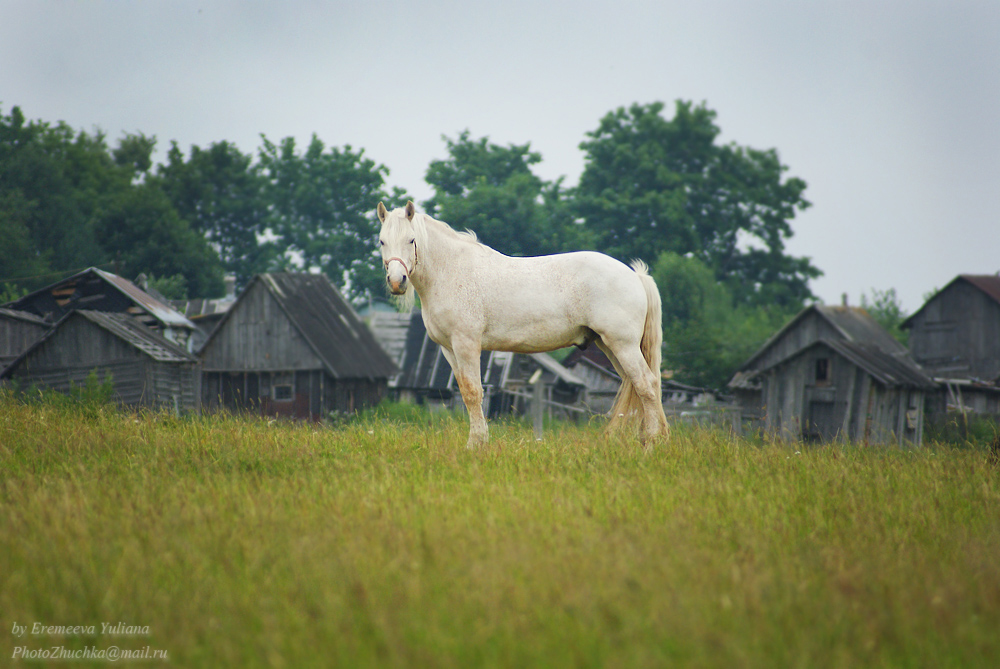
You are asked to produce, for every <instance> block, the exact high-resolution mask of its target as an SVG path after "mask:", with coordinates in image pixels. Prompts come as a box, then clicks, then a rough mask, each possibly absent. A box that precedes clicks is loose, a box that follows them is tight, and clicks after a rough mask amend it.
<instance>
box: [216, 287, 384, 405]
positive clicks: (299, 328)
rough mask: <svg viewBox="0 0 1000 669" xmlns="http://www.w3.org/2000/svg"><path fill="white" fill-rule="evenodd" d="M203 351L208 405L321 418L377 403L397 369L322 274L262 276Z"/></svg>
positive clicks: (217, 326)
mask: <svg viewBox="0 0 1000 669" xmlns="http://www.w3.org/2000/svg"><path fill="white" fill-rule="evenodd" d="M199 356H200V358H201V360H202V364H203V370H204V379H203V397H202V399H203V402H204V406H205V408H206V409H217V408H225V409H228V410H230V411H234V412H239V411H249V412H252V413H256V414H259V415H265V416H283V417H289V418H302V419H309V420H317V421H318V420H323V419H325V418H327V417H329V416H330V415H331V414H334V413H353V412H355V411H358V410H360V409H364V408H366V407H370V406H374V405H375V404H377V403H378V402H379V401H380V400H381V399H382V398H383V397H385V395H386V391H387V385H388V380H389V378H391V377H393V376H395V375H396V374H397V372H398V370H397V368H396V365H395V364H394V363H393V361H392V360H391V359H390V358H389V356H388V355H387V354H386V353H385V351H383V350H382V348H381V347H380V346H379V344H378V342H376V340H375V338H374V337H373V336H372V333H371V331H370V330H369V329H368V328H367V327H366V326H365V325H364V323H363V322H362V321H361V319H360V318H359V317H358V315H357V313H355V311H354V309H353V308H351V305H350V304H348V303H347V301H346V300H345V299H344V298H343V296H342V295H341V294H340V292H339V291H338V290H337V289H336V288H335V287H334V286H333V284H332V283H330V281H329V279H327V278H326V277H325V276H323V275H321V274H306V273H289V272H278V273H273V274H260V275H257V276H255V277H254V278H253V279H252V280H251V281H250V283H249V284H248V285H247V287H246V288H245V289H244V290H243V292H242V293H241V294H240V296H239V297H238V298H237V300H236V302H235V303H234V304H233V305H232V306H231V307H229V308H228V309H227V310H226V312H225V313H224V314H223V316H222V318H221V319H220V320H219V322H218V324H217V325H216V326H215V328H214V329H213V330H212V332H211V334H210V335H209V336H208V338H207V340H206V341H205V343H204V345H203V346H202V348H201V350H200V352H199Z"/></svg>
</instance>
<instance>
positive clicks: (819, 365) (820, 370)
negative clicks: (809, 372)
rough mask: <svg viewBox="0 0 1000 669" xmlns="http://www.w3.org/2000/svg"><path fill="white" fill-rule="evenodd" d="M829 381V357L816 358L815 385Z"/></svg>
mask: <svg viewBox="0 0 1000 669" xmlns="http://www.w3.org/2000/svg"><path fill="white" fill-rule="evenodd" d="M828 383H830V359H829V358H817V359H816V385H826V384H828Z"/></svg>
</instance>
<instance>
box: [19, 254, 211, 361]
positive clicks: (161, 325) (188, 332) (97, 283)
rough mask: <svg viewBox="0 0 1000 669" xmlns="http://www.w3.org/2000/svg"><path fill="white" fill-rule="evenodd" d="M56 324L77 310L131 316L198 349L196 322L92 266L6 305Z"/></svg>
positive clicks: (128, 282)
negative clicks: (195, 343) (196, 346)
mask: <svg viewBox="0 0 1000 669" xmlns="http://www.w3.org/2000/svg"><path fill="white" fill-rule="evenodd" d="M4 306H6V307H8V308H10V309H16V310H18V311H26V312H28V313H31V314H34V315H35V316H38V317H39V318H41V319H43V320H44V321H45V322H47V323H49V324H53V323H55V322H56V321H58V320H59V319H60V318H62V317H63V316H65V315H66V314H68V313H69V312H70V311H73V310H74V309H85V310H88V311H103V312H108V313H120V314H128V315H129V316H131V317H132V318H134V319H135V320H136V321H138V322H139V323H142V324H143V325H145V326H146V327H148V328H149V329H151V330H155V331H157V332H159V333H160V334H161V335H163V337H164V338H166V339H168V340H170V341H172V342H174V343H175V344H178V345H179V346H182V347H184V348H185V349H187V350H188V351H192V350H194V348H193V341H192V336H193V335H194V333H195V331H196V330H197V328H196V326H195V324H194V323H192V322H191V321H190V320H188V319H187V318H186V317H185V316H184V315H183V314H181V313H180V312H179V311H177V310H176V309H174V308H173V307H172V306H170V305H168V304H166V303H164V302H163V301H161V300H159V299H157V298H155V297H153V296H152V295H150V294H149V293H147V292H145V291H143V290H142V289H140V288H139V287H138V286H136V285H135V284H134V283H132V282H131V281H129V280H128V279H123V278H122V277H120V276H118V275H116V274H112V273H111V272H105V271H104V270H101V269H97V268H96V267H91V268H90V269H88V270H84V271H82V272H80V273H78V274H74V275H73V276H71V277H68V278H66V279H63V280H61V281H57V282H56V283H53V284H51V285H49V286H46V287H45V288H41V289H39V290H36V291H35V292H33V293H29V294H28V295H25V296H24V297H22V298H20V299H17V300H14V301H13V302H10V303H8V304H6V305H4Z"/></svg>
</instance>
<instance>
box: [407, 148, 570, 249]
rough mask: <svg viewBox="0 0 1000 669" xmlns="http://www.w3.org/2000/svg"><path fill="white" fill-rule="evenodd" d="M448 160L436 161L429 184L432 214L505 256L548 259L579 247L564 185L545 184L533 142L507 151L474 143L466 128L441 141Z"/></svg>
mask: <svg viewBox="0 0 1000 669" xmlns="http://www.w3.org/2000/svg"><path fill="white" fill-rule="evenodd" d="M443 139H444V141H445V143H446V144H447V146H448V153H449V158H448V159H447V160H435V161H433V162H432V163H431V165H430V167H429V168H428V169H427V176H426V180H427V183H429V184H430V185H431V186H433V187H434V197H432V198H431V199H430V200H428V201H427V202H426V203H425V207H426V209H427V211H428V213H430V214H431V215H432V216H436V217H438V218H440V219H441V220H444V221H446V222H448V223H449V224H451V225H453V226H455V227H456V228H458V229H463V228H468V229H470V230H473V231H474V232H475V233H476V236H477V237H478V238H479V240H480V241H481V242H483V243H484V244H486V245H487V246H490V247H493V248H495V249H497V250H498V251H500V252H501V253H504V254H506V255H512V256H529V255H545V254H549V253H557V252H560V251H567V250H574V249H579V248H580V239H579V235H577V236H576V237H574V236H573V235H571V234H570V233H572V232H574V229H575V227H578V226H571V225H569V223H568V222H569V219H570V215H569V208H568V206H567V205H566V203H565V196H564V194H563V193H562V191H561V184H560V183H559V182H556V183H546V182H544V181H542V180H541V179H540V178H538V177H537V176H535V174H534V173H532V171H531V166H532V165H536V164H538V163H539V162H541V160H542V157H541V154H539V153H537V152H535V151H532V150H531V145H530V144H524V145H520V146H518V145H514V144H511V145H510V146H507V147H503V146H499V145H497V144H491V143H489V138H487V137H483V138H481V139H479V140H475V141H474V140H472V139H470V137H469V131H468V130H466V131H464V132H462V134H460V135H459V136H458V139H456V140H451V139H449V138H447V137H444V138H443Z"/></svg>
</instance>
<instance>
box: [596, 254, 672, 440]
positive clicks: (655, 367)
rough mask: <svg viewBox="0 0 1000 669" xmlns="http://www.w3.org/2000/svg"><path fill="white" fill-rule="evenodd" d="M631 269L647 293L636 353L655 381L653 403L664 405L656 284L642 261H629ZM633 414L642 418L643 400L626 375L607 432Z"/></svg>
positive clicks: (659, 314) (660, 319)
mask: <svg viewBox="0 0 1000 669" xmlns="http://www.w3.org/2000/svg"><path fill="white" fill-rule="evenodd" d="M632 269H634V270H635V273H636V274H637V275H638V276H639V281H641V282H642V287H643V290H645V291H646V320H645V322H644V323H643V326H642V339H641V340H640V341H639V350H640V351H641V352H642V357H643V359H644V360H645V361H646V366H647V367H649V370H650V371H651V372H653V375H654V376H655V377H656V383H655V386H656V401H657V402H659V403H660V404H662V403H663V390H662V388H661V387H660V358H661V355H662V354H661V350H660V348H661V345H662V344H663V325H662V305H661V304H660V291H659V290H657V288H656V282H655V281H653V277H651V276H650V275H649V268H648V267H647V266H646V263H644V262H642V261H641V260H633V261H632ZM633 412H634V413H636V414H638V415H642V400H641V399H640V398H639V394H638V393H637V392H636V390H635V387H634V386H633V385H632V383H631V382H630V381H629V380H628V378H627V377H626V376H625V375H622V384H621V386H620V387H619V388H618V395H617V396H616V397H615V404H614V408H613V409H612V410H611V422H610V423H609V425H608V427H609V429H612V430H614V429H617V428H618V427H619V426H620V425H621V423H622V422H624V421H625V420H627V419H628V417H629V416H630V415H632V414H633ZM665 423H666V419H664V425H663V430H664V432H665V431H666V424H665Z"/></svg>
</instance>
